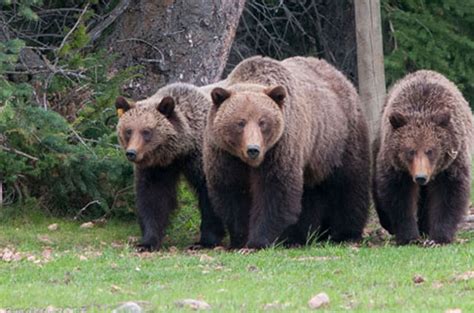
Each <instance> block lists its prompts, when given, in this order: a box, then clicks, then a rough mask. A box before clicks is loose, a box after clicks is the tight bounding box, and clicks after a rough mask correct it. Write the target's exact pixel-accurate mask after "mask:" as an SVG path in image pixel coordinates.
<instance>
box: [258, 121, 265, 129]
mask: <svg viewBox="0 0 474 313" xmlns="http://www.w3.org/2000/svg"><path fill="white" fill-rule="evenodd" d="M258 126H260V128H265V126H267V122H265V120H260V121H259V122H258Z"/></svg>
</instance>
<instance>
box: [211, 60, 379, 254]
mask: <svg viewBox="0 0 474 313" xmlns="http://www.w3.org/2000/svg"><path fill="white" fill-rule="evenodd" d="M227 84H228V88H227V89H215V90H214V91H213V92H212V95H213V100H214V106H213V107H212V108H211V110H210V113H209V119H208V125H207V127H206V132H205V136H204V168H205V172H206V177H207V181H208V186H209V193H210V197H211V200H212V202H213V203H214V207H215V209H216V212H217V213H218V214H220V216H221V217H222V218H223V219H224V221H225V223H226V225H227V227H228V229H229V232H230V235H231V246H232V247H235V248H237V247H242V246H244V245H247V246H248V247H250V248H262V247H267V246H268V245H270V244H272V243H274V242H275V241H276V240H277V239H278V238H279V237H280V238H281V237H283V236H288V237H289V238H288V240H290V241H292V243H304V241H305V240H306V236H307V234H308V233H310V232H313V231H319V232H324V231H326V232H327V233H329V234H330V236H331V238H332V239H333V240H335V241H342V240H352V239H359V238H360V237H361V234H362V229H363V227H364V225H365V222H366V218H367V210H368V202H369V163H370V162H369V144H368V137H367V125H366V122H365V119H364V116H363V113H362V110H361V107H360V104H359V100H358V96H357V93H356V91H355V89H354V87H353V86H352V85H351V84H350V82H349V81H348V80H347V79H346V78H345V77H344V76H343V75H342V74H341V73H340V72H338V71H337V70H336V69H335V68H334V67H332V66H330V65H329V64H328V63H326V62H325V61H322V60H318V59H315V58H302V57H295V58H290V59H286V60H284V61H281V62H279V61H276V60H273V59H270V58H262V57H253V58H250V59H247V60H245V61H243V62H241V63H240V64H239V65H238V66H237V67H236V68H235V69H234V70H233V71H232V73H231V74H230V75H229V77H228V78H227ZM278 86H281V87H278ZM249 146H252V147H253V146H258V147H259V148H260V154H259V155H258V157H256V158H251V157H250V154H249V150H248V148H249ZM300 216H301V217H304V218H300ZM291 226H293V227H291ZM290 227H291V228H290Z"/></svg>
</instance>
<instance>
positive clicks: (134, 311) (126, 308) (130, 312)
mask: <svg viewBox="0 0 474 313" xmlns="http://www.w3.org/2000/svg"><path fill="white" fill-rule="evenodd" d="M122 312H123V313H125V312H127V313H141V312H143V309H142V307H141V306H139V305H138V304H137V303H135V302H125V303H124V304H122V305H121V306H119V307H118V308H116V309H114V310H112V313H122Z"/></svg>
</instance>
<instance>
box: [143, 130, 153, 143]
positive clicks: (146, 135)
mask: <svg viewBox="0 0 474 313" xmlns="http://www.w3.org/2000/svg"><path fill="white" fill-rule="evenodd" d="M142 136H143V139H144V140H145V141H149V140H150V139H151V130H149V129H144V130H142Z"/></svg>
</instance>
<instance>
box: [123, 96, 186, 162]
mask: <svg viewBox="0 0 474 313" xmlns="http://www.w3.org/2000/svg"><path fill="white" fill-rule="evenodd" d="M115 107H116V109H117V113H118V115H119V122H118V124H117V132H118V137H119V141H120V144H121V146H122V147H123V148H124V150H125V155H126V157H127V159H128V160H129V161H131V162H134V163H135V164H136V165H138V166H144V167H147V166H155V165H157V166H166V165H169V164H170V163H171V162H172V161H173V160H174V159H175V158H176V155H177V154H178V153H179V152H180V151H179V150H180V148H181V146H182V145H183V144H182V142H180V137H182V136H181V135H180V123H181V122H182V121H181V119H180V116H179V114H178V112H177V110H176V109H175V100H174V99H173V98H172V97H170V96H167V97H163V98H162V99H161V100H159V101H157V103H151V104H147V105H138V104H132V103H129V102H127V100H125V98H123V97H118V98H117V100H116V102H115Z"/></svg>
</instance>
